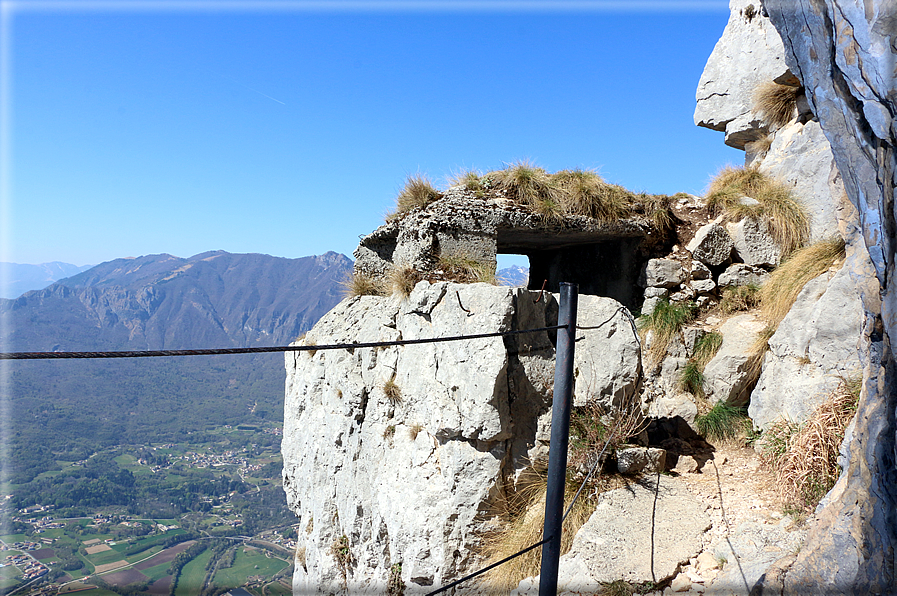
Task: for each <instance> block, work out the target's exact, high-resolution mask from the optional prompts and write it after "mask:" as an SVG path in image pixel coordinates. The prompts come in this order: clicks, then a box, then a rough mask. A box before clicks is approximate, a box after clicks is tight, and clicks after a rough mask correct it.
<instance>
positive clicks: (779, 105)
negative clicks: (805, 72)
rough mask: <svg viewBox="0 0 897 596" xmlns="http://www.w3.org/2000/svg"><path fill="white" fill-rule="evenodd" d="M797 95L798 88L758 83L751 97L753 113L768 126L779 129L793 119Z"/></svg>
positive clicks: (768, 82)
mask: <svg viewBox="0 0 897 596" xmlns="http://www.w3.org/2000/svg"><path fill="white" fill-rule="evenodd" d="M799 93H800V88H799V87H792V86H790V85H779V84H778V83H774V82H772V81H767V82H765V83H760V84H759V85H757V87H756V88H755V89H754V93H753V97H752V99H753V102H754V111H755V112H756V113H757V114H758V115H759V116H760V117H761V118H763V119H764V120H765V121H766V123H767V124H769V125H770V126H772V127H774V128H781V127H783V126H785V125H786V124H788V123H789V122H790V121H791V119H792V118H794V116H795V112H796V111H797V96H798V94H799Z"/></svg>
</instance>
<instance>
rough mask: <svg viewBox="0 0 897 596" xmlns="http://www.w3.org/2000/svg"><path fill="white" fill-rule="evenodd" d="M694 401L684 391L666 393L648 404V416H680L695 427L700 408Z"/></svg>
mask: <svg viewBox="0 0 897 596" xmlns="http://www.w3.org/2000/svg"><path fill="white" fill-rule="evenodd" d="M694 399H695V398H694V397H693V396H692V395H691V394H690V393H686V392H684V391H678V392H668V393H664V394H662V395H661V396H659V397H657V398H656V399H654V400H653V401H652V402H651V403H649V404H648V416H649V417H650V418H675V417H676V416H679V417H680V418H682V419H683V420H685V421H686V422H687V423H688V424H690V425H693V424H694V422H695V417H696V416H697V415H698V406H697V405H695V401H694Z"/></svg>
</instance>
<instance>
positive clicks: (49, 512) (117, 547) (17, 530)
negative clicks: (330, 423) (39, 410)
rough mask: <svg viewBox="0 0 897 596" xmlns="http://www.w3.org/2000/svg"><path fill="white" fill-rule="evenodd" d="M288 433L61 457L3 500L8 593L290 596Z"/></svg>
mask: <svg viewBox="0 0 897 596" xmlns="http://www.w3.org/2000/svg"><path fill="white" fill-rule="evenodd" d="M278 431H279V428H276V427H273V426H269V427H240V428H233V427H230V426H225V427H221V428H216V429H213V430H211V431H208V432H206V433H204V435H203V439H204V440H203V442H201V443H197V442H183V443H164V444H149V445H128V446H117V447H112V448H108V449H105V450H103V451H101V452H97V453H94V454H93V455H91V456H90V457H88V458H86V459H83V460H78V461H65V460H58V461H57V468H58V469H56V470H53V471H51V472H49V473H46V474H42V475H41V476H39V477H37V478H35V479H34V480H33V481H32V482H30V483H28V484H26V485H18V486H14V487H13V490H12V491H11V492H12V494H10V495H3V496H0V499H2V500H0V504H2V506H3V507H4V511H3V512H2V513H3V514H4V515H3V517H4V518H5V519H7V520H8V523H7V524H6V525H5V526H4V533H3V534H2V535H0V563H3V564H4V565H3V566H2V567H0V594H11V593H15V594H16V595H20V594H22V595H24V594H43V593H48V594H49V593H54V594H55V593H57V591H58V592H59V593H66V592H75V591H78V593H79V594H85V595H88V596H103V595H105V594H141V595H143V594H145V595H156V594H158V595H160V596H168V595H170V594H180V595H185V594H190V595H191V596H194V595H200V594H208V595H213V594H220V593H223V592H225V591H227V590H228V589H232V588H235V587H243V588H244V589H246V590H248V591H249V592H250V593H252V594H258V595H261V594H282V593H289V589H288V586H289V578H290V577H291V575H292V567H291V564H292V557H291V555H290V553H291V551H292V548H293V547H294V543H293V542H292V540H291V539H290V537H291V536H294V535H295V534H294V530H293V528H292V524H293V523H295V521H296V520H295V518H294V517H293V516H292V514H291V513H290V512H289V510H288V509H287V508H286V503H285V499H284V496H283V491H282V488H281V486H280V482H281V479H280V473H281V461H280V454H279V434H278ZM260 539H262V540H260ZM7 557H15V558H14V559H7ZM85 588H87V589H86V590H85ZM79 590H81V591H79Z"/></svg>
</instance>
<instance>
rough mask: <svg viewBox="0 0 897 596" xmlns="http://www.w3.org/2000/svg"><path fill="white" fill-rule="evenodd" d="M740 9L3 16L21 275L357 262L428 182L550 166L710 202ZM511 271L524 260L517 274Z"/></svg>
mask: <svg viewBox="0 0 897 596" xmlns="http://www.w3.org/2000/svg"><path fill="white" fill-rule="evenodd" d="M727 18H728V2H727V1H726V0H718V1H715V0H707V1H702V0H696V1H690V2H678V1H673V0H670V1H668V2H664V1H654V2H640V1H637V0H631V1H629V2H602V1H595V2H588V1H586V2H567V3H555V4H549V3H544V2H533V3H528V4H524V3H520V2H462V3H458V2H439V3H434V2H351V3H345V2H343V3H341V2H290V1H285V2H264V3H253V4H246V3H240V2H229V3H224V2H214V1H208V2H202V1H199V2H129V1H127V0H120V1H117V2H102V3H98V2H93V3H83V4H82V3H80V2H77V1H76V0H72V1H69V2H64V3H63V2H59V3H53V2H39V1H34V0H32V1H31V2H21V3H10V2H4V6H3V30H2V33H3V44H4V46H3V48H2V50H3V53H4V57H3V60H4V63H3V71H4V72H3V82H4V97H3V107H4V109H5V112H4V118H5V121H4V122H3V124H4V126H3V128H4V134H5V137H4V139H3V150H4V151H3V152H4V156H3V167H4V184H3V191H4V196H3V204H2V210H3V212H2V215H3V219H4V221H3V230H2V231H3V236H4V239H3V241H2V246H0V249H2V256H0V260H3V261H12V262H18V263H42V262H48V261H64V262H69V263H74V264H77V265H82V264H88V263H91V264H95V263H99V262H102V261H107V260H110V259H114V258H119V257H127V256H139V255H144V254H152V253H161V252H166V253H171V254H174V255H177V256H181V257H187V256H191V255H193V254H196V253H199V252H204V251H207V250H219V249H220V250H226V251H229V252H259V253H267V254H272V255H276V256H282V257H291V258H292V257H301V256H306V255H311V254H320V253H323V252H326V251H328V250H334V251H337V252H342V253H344V254H347V255H350V256H351V252H352V251H353V250H354V248H355V246H356V245H357V242H358V236H359V235H361V234H365V233H368V232H370V231H371V230H373V229H374V228H375V227H377V226H378V225H379V224H380V223H382V218H383V215H384V214H385V213H386V212H387V211H388V210H389V209H390V208H391V206H392V205H393V201H394V197H395V195H396V193H397V192H398V190H399V189H400V188H401V186H402V184H403V181H404V179H405V177H406V176H407V175H409V174H414V173H418V172H422V173H426V174H428V175H429V176H430V177H431V178H432V179H433V180H434V181H435V182H437V183H438V184H444V182H445V180H446V178H447V177H448V176H450V175H451V174H452V173H455V172H458V171H460V170H462V169H464V168H479V169H481V170H489V169H497V168H500V167H502V166H503V164H506V163H510V162H513V161H515V160H520V159H528V160H531V161H533V162H534V163H536V164H538V165H541V166H542V167H544V168H546V169H548V170H549V171H556V170H559V169H563V168H573V167H583V168H595V169H597V170H598V171H599V172H600V173H601V174H602V175H603V176H604V177H605V178H606V179H607V180H609V181H611V182H615V183H618V184H622V185H624V186H626V187H628V188H630V189H632V190H638V191H647V192H655V193H675V192H678V191H686V192H692V193H700V192H702V191H703V190H704V188H705V186H706V184H707V182H708V181H709V178H710V176H711V175H712V174H713V173H714V172H716V171H717V170H718V169H719V168H720V167H722V166H723V165H725V164H727V163H741V162H742V161H743V153H742V152H740V151H736V150H733V149H730V148H728V147H726V146H725V145H724V144H723V138H722V134H721V133H716V132H713V131H709V130H706V129H701V128H697V127H696V126H694V124H693V121H692V114H693V111H694V95H695V89H696V86H697V82H698V78H699V77H700V75H701V71H702V70H703V67H704V64H705V62H706V60H707V57H708V56H709V55H710V52H711V51H712V49H713V46H714V44H715V43H716V41H717V39H719V37H720V35H721V34H722V30H723V28H724V27H725V24H726V20H727ZM507 262H511V261H505V263H507Z"/></svg>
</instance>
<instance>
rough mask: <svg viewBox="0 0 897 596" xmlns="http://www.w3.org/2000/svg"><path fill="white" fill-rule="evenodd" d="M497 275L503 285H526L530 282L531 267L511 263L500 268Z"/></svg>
mask: <svg viewBox="0 0 897 596" xmlns="http://www.w3.org/2000/svg"><path fill="white" fill-rule="evenodd" d="M496 277H498V281H499V283H501V285H503V286H514V287H517V286H523V287H526V284H527V283H528V282H529V267H521V266H520V265H511V266H510V267H507V268H505V269H499V270H498V273H497V274H496Z"/></svg>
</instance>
